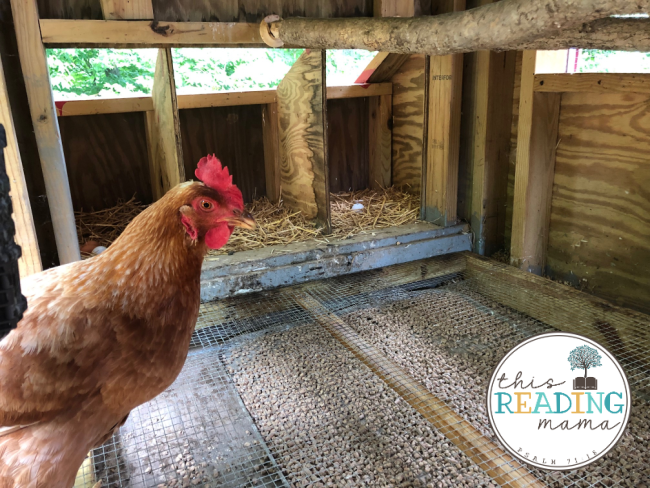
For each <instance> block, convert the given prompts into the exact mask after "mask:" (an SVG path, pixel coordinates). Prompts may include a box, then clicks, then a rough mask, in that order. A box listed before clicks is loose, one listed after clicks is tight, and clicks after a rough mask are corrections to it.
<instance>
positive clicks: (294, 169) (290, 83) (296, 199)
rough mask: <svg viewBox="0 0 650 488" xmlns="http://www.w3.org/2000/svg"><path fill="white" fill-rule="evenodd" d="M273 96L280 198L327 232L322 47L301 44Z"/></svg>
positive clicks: (325, 107)
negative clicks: (303, 47)
mask: <svg viewBox="0 0 650 488" xmlns="http://www.w3.org/2000/svg"><path fill="white" fill-rule="evenodd" d="M277 97H278V125H279V132H280V155H281V159H280V180H281V184H282V198H283V199H284V201H285V202H286V204H287V205H288V206H289V207H291V208H294V209H296V210H300V211H301V212H302V213H303V215H304V216H305V218H307V219H315V220H316V223H317V224H318V225H320V226H321V227H323V228H324V229H325V230H326V232H327V231H329V229H330V228H331V219H330V202H329V172H328V167H327V130H326V125H325V124H326V120H327V100H326V91H325V51H320V50H306V51H305V52H304V53H303V54H302V56H300V58H298V61H296V62H295V63H294V65H293V66H292V67H291V69H290V70H289V72H288V73H287V75H286V76H285V77H284V79H283V80H282V81H281V82H280V85H278V91H277Z"/></svg>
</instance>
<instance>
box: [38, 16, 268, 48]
mask: <svg viewBox="0 0 650 488" xmlns="http://www.w3.org/2000/svg"><path fill="white" fill-rule="evenodd" d="M40 26H41V36H42V39H43V43H44V44H47V45H56V44H65V45H92V46H101V47H115V46H124V45H128V46H129V47H137V46H140V47H171V46H175V47H179V46H220V45H258V46H261V45H263V44H264V43H263V41H262V38H261V37H260V29H259V25H258V24H248V23H244V22H157V21H146V20H133V21H129V22H123V21H120V20H59V19H41V21H40Z"/></svg>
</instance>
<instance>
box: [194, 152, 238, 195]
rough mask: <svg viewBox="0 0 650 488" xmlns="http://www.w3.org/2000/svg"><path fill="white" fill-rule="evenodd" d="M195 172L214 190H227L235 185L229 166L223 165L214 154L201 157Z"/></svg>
mask: <svg viewBox="0 0 650 488" xmlns="http://www.w3.org/2000/svg"><path fill="white" fill-rule="evenodd" d="M194 174H195V175H196V177H197V178H198V179H199V180H201V181H202V182H203V183H205V184H206V185H208V186H209V187H210V188H212V189H213V190H226V189H228V188H230V187H231V186H233V185H232V176H231V175H230V173H228V168H227V167H226V166H222V165H221V161H219V159H218V158H217V157H216V156H215V155H214V154H212V155H210V154H208V155H207V156H206V157H204V158H201V160H200V161H199V164H197V166H196V171H195V172H194Z"/></svg>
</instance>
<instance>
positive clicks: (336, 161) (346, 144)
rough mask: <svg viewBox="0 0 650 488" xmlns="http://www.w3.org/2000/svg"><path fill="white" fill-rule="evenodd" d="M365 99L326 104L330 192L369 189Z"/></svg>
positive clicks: (342, 100)
mask: <svg viewBox="0 0 650 488" xmlns="http://www.w3.org/2000/svg"><path fill="white" fill-rule="evenodd" d="M368 114H369V110H368V99H367V98H347V99H341V100H329V101H328V102H327V156H328V159H329V173H330V191H333V192H341V191H348V190H362V189H365V188H368V124H369V120H368Z"/></svg>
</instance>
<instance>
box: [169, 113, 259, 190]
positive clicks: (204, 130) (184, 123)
mask: <svg viewBox="0 0 650 488" xmlns="http://www.w3.org/2000/svg"><path fill="white" fill-rule="evenodd" d="M180 119H181V138H182V141H183V158H184V159H185V174H186V175H187V178H188V179H196V178H195V176H194V170H195V169H196V163H197V162H198V161H199V159H201V158H202V157H203V156H205V155H207V154H208V153H210V154H212V153H215V154H216V156H217V157H218V158H219V159H221V161H222V162H223V163H224V164H225V165H226V166H228V169H229V170H230V173H231V174H232V175H233V182H234V183H235V184H236V185H237V186H238V187H239V189H240V190H241V191H242V195H243V196H244V201H245V202H250V201H252V200H253V199H254V198H256V197H257V198H259V197H262V196H264V195H266V177H265V174H264V143H263V134H262V106H261V105H245V106H239V107H215V108H196V109H187V110H181V111H180Z"/></svg>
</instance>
